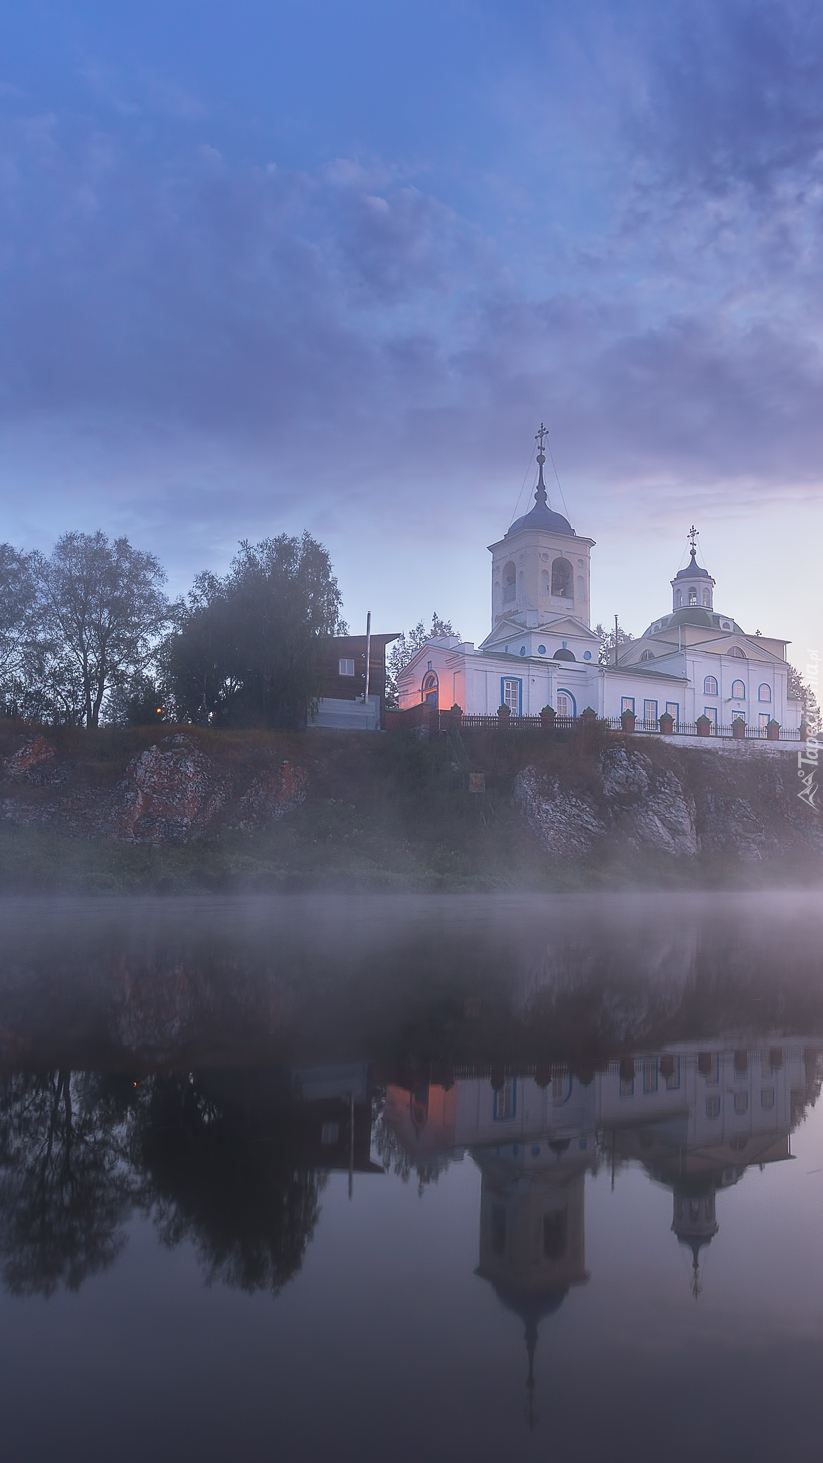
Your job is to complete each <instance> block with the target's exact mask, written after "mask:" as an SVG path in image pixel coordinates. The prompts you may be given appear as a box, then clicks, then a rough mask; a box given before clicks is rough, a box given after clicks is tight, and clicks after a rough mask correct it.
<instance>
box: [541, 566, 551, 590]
mask: <svg viewBox="0 0 823 1463" xmlns="http://www.w3.org/2000/svg"><path fill="white" fill-rule="evenodd" d="M540 592H541V594H548V592H549V571H548V569H544V570H543V572H542V574H541V575H540Z"/></svg>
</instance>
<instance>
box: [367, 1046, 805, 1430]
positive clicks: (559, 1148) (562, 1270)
mask: <svg viewBox="0 0 823 1463" xmlns="http://www.w3.org/2000/svg"><path fill="white" fill-rule="evenodd" d="M819 1080H820V1079H819V1076H818V1054H817V1052H816V1051H813V1050H806V1049H804V1047H803V1046H802V1045H800V1044H797V1043H795V1042H783V1043H782V1044H778V1042H777V1041H775V1042H774V1043H773V1044H768V1043H767V1044H765V1045H763V1046H761V1047H759V1048H758V1049H757V1050H753V1051H751V1050H737V1051H735V1050H729V1049H727V1048H726V1047H725V1046H724V1045H723V1044H722V1043H706V1044H705V1045H704V1046H702V1047H701V1049H700V1050H697V1048H696V1047H694V1048H692V1047H690V1046H681V1047H678V1048H676V1049H670V1050H667V1051H664V1052H661V1053H656V1054H647V1055H643V1056H640V1057H626V1058H623V1059H621V1060H619V1061H613V1062H611V1063H610V1064H609V1066H608V1068H607V1070H606V1071H604V1072H601V1073H598V1074H596V1075H595V1077H594V1079H593V1080H592V1081H590V1082H588V1083H583V1082H581V1081H579V1080H578V1079H577V1078H576V1077H574V1076H572V1075H571V1073H569V1072H567V1071H563V1070H560V1069H557V1070H555V1071H554V1072H553V1074H550V1073H549V1072H548V1071H547V1072H546V1073H545V1076H544V1074H542V1073H541V1074H540V1080H538V1076H530V1075H529V1076H523V1075H519V1076H518V1075H509V1076H502V1075H500V1074H496V1075H495V1076H494V1077H493V1078H492V1079H490V1078H489V1077H488V1076H469V1077H460V1078H458V1079H457V1080H456V1081H455V1082H454V1083H453V1084H452V1085H450V1086H440V1085H436V1084H430V1085H425V1084H422V1085H417V1086H416V1087H415V1088H414V1089H413V1090H411V1089H407V1088H405V1087H401V1086H390V1087H389V1088H388V1089H387V1094H386V1109H385V1121H386V1123H387V1124H388V1125H389V1126H390V1128H391V1129H392V1130H393V1132H394V1134H395V1136H396V1138H397V1139H398V1141H399V1142H400V1144H401V1146H402V1148H403V1149H404V1151H405V1153H406V1154H407V1155H408V1157H409V1159H410V1160H411V1162H412V1163H413V1164H414V1165H415V1166H416V1167H417V1168H418V1171H419V1172H420V1173H421V1175H427V1176H428V1175H431V1174H433V1173H434V1172H435V1171H436V1170H437V1169H438V1168H442V1167H444V1166H445V1165H446V1164H447V1163H448V1162H449V1161H450V1160H452V1159H456V1158H462V1157H463V1155H464V1154H465V1153H466V1152H467V1151H468V1152H469V1153H470V1154H471V1157H472V1158H473V1160H474V1162H475V1163H476V1164H477V1166H478V1168H479V1169H480V1173H481V1191H480V1237H479V1264H478V1267H477V1274H478V1275H479V1276H481V1277H482V1278H483V1279H484V1280H487V1281H488V1282H489V1283H490V1284H491V1285H492V1287H493V1289H494V1291H495V1293H496V1294H497V1296H498V1297H499V1299H500V1300H501V1301H502V1302H503V1304H504V1305H505V1306H506V1307H507V1308H508V1309H510V1310H512V1311H514V1312H515V1313H516V1314H517V1315H518V1316H520V1317H521V1318H522V1320H523V1322H524V1326H525V1338H526V1345H527V1350H528V1354H529V1375H528V1383H527V1385H528V1388H529V1405H530V1415H531V1399H532V1393H533V1388H534V1372H533V1361H534V1352H535V1347H536V1344H537V1333H538V1326H539V1323H540V1321H541V1319H542V1318H543V1317H545V1316H547V1315H549V1314H551V1313H552V1312H554V1311H556V1310H557V1309H558V1308H559V1307H560V1306H561V1305H562V1304H563V1302H564V1300H565V1298H566V1296H567V1295H568V1293H569V1290H570V1289H571V1288H572V1287H573V1286H576V1285H580V1284H583V1283H584V1282H585V1281H586V1280H587V1279H588V1275H587V1273H586V1267H585V1244H584V1185H585V1175H586V1171H587V1170H588V1171H589V1172H591V1173H594V1172H596V1171H597V1169H598V1167H599V1166H600V1165H601V1164H603V1163H609V1164H610V1165H611V1166H612V1169H613V1171H615V1170H616V1169H617V1168H618V1167H619V1166H622V1165H624V1164H626V1163H627V1162H639V1163H641V1164H642V1165H643V1166H644V1167H645V1168H646V1170H647V1171H648V1173H649V1175H650V1177H651V1178H652V1179H653V1180H654V1181H655V1182H657V1183H662V1184H665V1185H666V1186H667V1187H668V1188H670V1189H671V1191H672V1195H673V1206H674V1218H673V1222H672V1229H673V1231H674V1233H675V1235H676V1236H677V1239H678V1240H679V1241H680V1243H681V1244H683V1245H685V1246H687V1247H688V1248H689V1249H690V1250H691V1252H692V1255H693V1281H692V1286H693V1292H694V1294H695V1295H697V1294H698V1293H699V1289H700V1282H699V1258H700V1255H701V1252H702V1251H703V1250H704V1249H705V1247H706V1245H708V1244H709V1243H710V1242H711V1240H712V1239H713V1237H714V1235H715V1234H716V1233H717V1230H718V1222H717V1217H716V1212H715V1204H716V1195H717V1194H718V1193H720V1192H721V1191H722V1190H723V1189H725V1188H728V1187H730V1186H731V1185H732V1184H735V1183H737V1182H738V1180H739V1179H740V1178H742V1176H743V1174H744V1172H745V1170H746V1169H747V1168H748V1167H749V1166H750V1165H751V1164H755V1163H756V1164H758V1165H763V1164H766V1163H774V1162H778V1161H780V1160H782V1159H786V1158H789V1157H790V1156H791V1153H790V1139H789V1135H790V1133H791V1131H792V1129H793V1128H794V1127H795V1125H796V1124H797V1122H798V1121H799V1119H800V1118H801V1117H802V1115H803V1112H804V1111H805V1107H806V1105H807V1104H808V1102H809V1101H810V1100H813V1098H814V1096H815V1095H816V1092H817V1090H818V1088H819Z"/></svg>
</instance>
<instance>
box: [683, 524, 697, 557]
mask: <svg viewBox="0 0 823 1463" xmlns="http://www.w3.org/2000/svg"><path fill="white" fill-rule="evenodd" d="M699 535H700V530H699V529H697V528H695V526H694V524H692V526H691V528H690V529H689V531H688V533H687V534H686V538H687V539H688V540H689V543H690V544H691V553H692V558H693V559H696V558H697V543H696V542H695V540H696V539H697V538H698V537H699Z"/></svg>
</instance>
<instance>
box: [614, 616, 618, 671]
mask: <svg viewBox="0 0 823 1463" xmlns="http://www.w3.org/2000/svg"><path fill="white" fill-rule="evenodd" d="M614 663H615V665H617V615H615V617H614Z"/></svg>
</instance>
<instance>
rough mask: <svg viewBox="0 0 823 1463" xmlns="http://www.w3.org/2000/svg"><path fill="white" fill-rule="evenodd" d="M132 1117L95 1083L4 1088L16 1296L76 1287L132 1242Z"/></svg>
mask: <svg viewBox="0 0 823 1463" xmlns="http://www.w3.org/2000/svg"><path fill="white" fill-rule="evenodd" d="M124 1133H125V1129H124V1123H123V1113H122V1111H121V1110H120V1109H119V1108H118V1105H117V1103H116V1101H115V1100H114V1097H113V1096H112V1094H110V1093H106V1092H105V1091H103V1090H102V1089H101V1087H100V1085H99V1083H98V1082H97V1081H96V1080H95V1079H94V1078H90V1077H83V1076H78V1075H73V1074H72V1073H71V1072H51V1073H48V1074H46V1075H45V1076H43V1075H38V1076H16V1077H13V1078H11V1079H10V1080H9V1081H7V1082H5V1083H3V1084H2V1086H0V1263H1V1264H2V1276H3V1281H4V1283H5V1285H6V1286H7V1288H8V1289H9V1290H11V1291H12V1292H13V1293H14V1294H18V1295H27V1294H34V1293H39V1294H43V1295H51V1293H52V1292H53V1291H54V1290H56V1289H57V1287H58V1286H59V1285H61V1284H62V1285H65V1286H66V1287H67V1288H68V1289H69V1290H77V1289H78V1288H79V1286H80V1285H81V1284H82V1283H83V1281H84V1280H85V1279H86V1278H87V1277H88V1276H89V1275H95V1274H97V1273H99V1272H100V1271H101V1270H105V1269H107V1267H108V1266H109V1265H111V1264H112V1262H113V1261H114V1259H115V1258H116V1256H117V1255H118V1253H119V1251H120V1249H121V1248H122V1246H123V1244H124V1243H125V1235H124V1233H123V1230H122V1225H123V1224H124V1223H125V1221H126V1219H127V1218H128V1217H129V1214H130V1212H131V1207H132V1202H133V1198H134V1190H135V1186H134V1182H133V1178H132V1175H131V1173H130V1170H129V1167H128V1165H127V1163H126V1161H125V1154H124V1148H125V1143H124Z"/></svg>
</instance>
